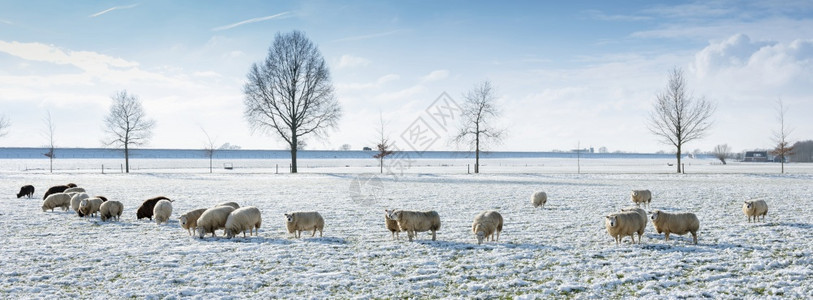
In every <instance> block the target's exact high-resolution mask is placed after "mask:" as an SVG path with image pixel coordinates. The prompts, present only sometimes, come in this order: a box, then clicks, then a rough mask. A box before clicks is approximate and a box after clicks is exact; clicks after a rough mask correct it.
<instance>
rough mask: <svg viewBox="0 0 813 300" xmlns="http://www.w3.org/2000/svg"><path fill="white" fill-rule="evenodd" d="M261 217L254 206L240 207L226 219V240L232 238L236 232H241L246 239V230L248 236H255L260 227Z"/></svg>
mask: <svg viewBox="0 0 813 300" xmlns="http://www.w3.org/2000/svg"><path fill="white" fill-rule="evenodd" d="M262 222H263V220H262V215H261V214H260V210H259V209H257V208H256V207H254V206H247V207H241V208H238V209H235V210H233V211H232V212H231V213H230V214H229V217H228V218H226V238H233V237H234V236H235V235H236V234H237V233H238V232H241V231H242V232H243V237H246V230H248V231H249V235H252V234H254V235H257V234H259V231H260V225H262Z"/></svg>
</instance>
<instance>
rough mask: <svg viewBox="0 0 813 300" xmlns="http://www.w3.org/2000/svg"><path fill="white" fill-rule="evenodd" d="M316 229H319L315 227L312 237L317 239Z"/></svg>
mask: <svg viewBox="0 0 813 300" xmlns="http://www.w3.org/2000/svg"><path fill="white" fill-rule="evenodd" d="M316 229H317V228H316V227H313V233H311V237H315V236H316Z"/></svg>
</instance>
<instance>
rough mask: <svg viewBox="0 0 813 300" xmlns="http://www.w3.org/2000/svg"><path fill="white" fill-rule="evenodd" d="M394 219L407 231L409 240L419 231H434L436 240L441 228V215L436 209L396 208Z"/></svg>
mask: <svg viewBox="0 0 813 300" xmlns="http://www.w3.org/2000/svg"><path fill="white" fill-rule="evenodd" d="M392 219H393V220H395V221H397V222H398V227H400V228H401V231H406V233H407V236H408V237H409V241H410V242H411V241H412V238H413V237H415V236H416V235H417V233H418V232H424V231H432V240H433V241H434V240H436V237H437V235H436V233H437V231H438V230H440V215H438V212H436V211H409V210H396V211H394V212H393V213H392Z"/></svg>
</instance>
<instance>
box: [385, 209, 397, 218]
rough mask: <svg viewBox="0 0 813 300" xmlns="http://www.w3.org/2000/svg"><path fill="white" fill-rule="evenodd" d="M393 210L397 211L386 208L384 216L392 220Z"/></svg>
mask: <svg viewBox="0 0 813 300" xmlns="http://www.w3.org/2000/svg"><path fill="white" fill-rule="evenodd" d="M393 212H395V210H394V209H385V210H384V217H385V218H387V220H392V213H393Z"/></svg>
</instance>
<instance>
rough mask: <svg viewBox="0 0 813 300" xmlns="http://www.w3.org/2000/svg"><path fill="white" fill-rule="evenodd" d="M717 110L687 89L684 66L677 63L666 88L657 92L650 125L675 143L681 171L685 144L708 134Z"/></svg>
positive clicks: (658, 133) (657, 134)
mask: <svg viewBox="0 0 813 300" xmlns="http://www.w3.org/2000/svg"><path fill="white" fill-rule="evenodd" d="M715 110H716V106H715V105H714V104H712V103H711V102H709V101H707V100H706V99H705V98H702V97H701V98H695V97H694V96H693V95H691V94H690V93H689V92H688V91H687V88H686V79H685V78H683V70H681V69H680V68H677V67H675V68H674V69H673V70H672V71H671V72H670V73H669V82H668V83H667V86H666V90H664V91H663V92H661V93H659V94H658V95H657V101H656V102H655V104H654V105H653V111H652V112H650V114H649V124H648V127H649V131H650V132H652V133H653V134H655V135H656V136H658V137H659V138H660V139H661V142H663V143H664V144H671V145H673V146H675V148H676V150H677V151H676V152H675V157H676V158H677V172H678V173H680V171H681V165H680V156H681V154H682V152H681V151H682V149H683V145H685V144H686V143H688V142H690V141H693V140H696V139H701V138H703V137H704V136H705V135H706V132H707V131H708V130H709V128H711V125H712V122H711V117H712V115H713V114H714V111H715Z"/></svg>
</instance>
